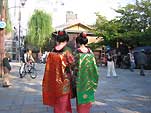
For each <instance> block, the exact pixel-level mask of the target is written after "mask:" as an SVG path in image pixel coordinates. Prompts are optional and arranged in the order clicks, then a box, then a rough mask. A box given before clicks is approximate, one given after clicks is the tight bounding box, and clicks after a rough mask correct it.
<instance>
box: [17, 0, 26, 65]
mask: <svg viewBox="0 0 151 113" xmlns="http://www.w3.org/2000/svg"><path fill="white" fill-rule="evenodd" d="M26 1H27V0H20V5H21V6H22V7H23V6H24V5H25V2H26ZM21 6H19V31H18V32H19V35H18V38H19V59H18V60H19V62H20V60H21V59H20V56H21Z"/></svg>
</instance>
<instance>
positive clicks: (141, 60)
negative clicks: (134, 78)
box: [136, 49, 147, 76]
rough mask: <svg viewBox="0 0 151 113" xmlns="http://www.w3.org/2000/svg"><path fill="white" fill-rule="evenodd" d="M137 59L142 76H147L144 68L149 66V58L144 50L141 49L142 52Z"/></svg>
mask: <svg viewBox="0 0 151 113" xmlns="http://www.w3.org/2000/svg"><path fill="white" fill-rule="evenodd" d="M136 59H137V64H138V65H139V66H140V75H141V76H145V73H144V67H145V65H146V64H147V56H146V54H145V50H144V49H141V51H140V52H139V53H138V54H137V56H136Z"/></svg>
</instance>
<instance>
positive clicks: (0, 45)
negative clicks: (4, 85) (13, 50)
mask: <svg viewBox="0 0 151 113" xmlns="http://www.w3.org/2000/svg"><path fill="white" fill-rule="evenodd" d="M0 9H1V10H0V11H1V12H0V22H1V24H2V23H4V22H5V17H6V2H5V0H1V7H0ZM4 34H5V30H4V28H3V25H2V26H1V28H0V77H2V74H3V64H2V61H3V58H4Z"/></svg>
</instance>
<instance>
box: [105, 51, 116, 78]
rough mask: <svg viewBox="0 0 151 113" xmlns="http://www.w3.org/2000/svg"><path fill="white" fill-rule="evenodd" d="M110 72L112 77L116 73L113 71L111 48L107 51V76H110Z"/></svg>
mask: <svg viewBox="0 0 151 113" xmlns="http://www.w3.org/2000/svg"><path fill="white" fill-rule="evenodd" d="M111 74H112V75H113V76H114V77H117V74H116V72H115V66H114V59H113V53H112V50H109V51H108V53H107V77H111Z"/></svg>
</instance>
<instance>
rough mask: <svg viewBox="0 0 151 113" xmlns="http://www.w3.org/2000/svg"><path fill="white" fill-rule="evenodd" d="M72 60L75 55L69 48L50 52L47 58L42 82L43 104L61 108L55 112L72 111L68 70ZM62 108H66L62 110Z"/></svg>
mask: <svg viewBox="0 0 151 113" xmlns="http://www.w3.org/2000/svg"><path fill="white" fill-rule="evenodd" d="M72 62H73V57H72V55H71V54H70V52H69V51H68V50H65V51H62V52H60V51H59V52H50V53H49V55H48V58H47V63H46V67H45V73H44V78H43V82H42V94H43V104H44V105H49V106H52V107H54V109H58V111H59V110H60V111H59V112H57V111H55V110H54V112H55V113H66V111H68V112H70V113H72V110H71V104H70V97H71V88H70V73H69V71H68V70H69V69H68V66H69V65H70V63H72ZM60 103H61V104H60ZM64 106H65V107H64ZM61 108H65V109H62V110H61Z"/></svg>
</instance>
